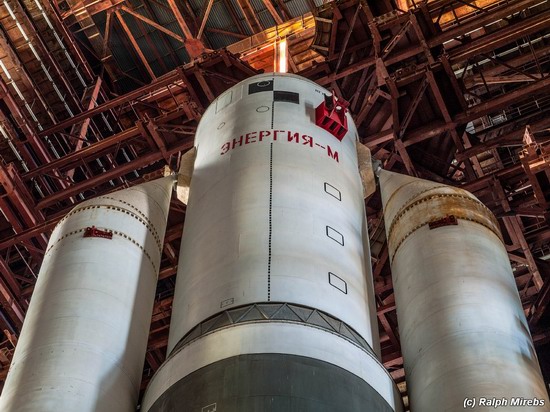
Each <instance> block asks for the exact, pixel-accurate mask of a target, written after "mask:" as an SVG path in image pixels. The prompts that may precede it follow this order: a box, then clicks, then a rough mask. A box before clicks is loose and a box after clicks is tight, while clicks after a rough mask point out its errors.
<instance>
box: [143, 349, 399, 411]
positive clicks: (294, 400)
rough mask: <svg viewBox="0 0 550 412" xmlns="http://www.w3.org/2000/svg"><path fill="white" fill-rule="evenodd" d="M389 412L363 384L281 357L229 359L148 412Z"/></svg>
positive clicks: (334, 370) (187, 380) (325, 366)
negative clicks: (366, 409) (366, 407)
mask: <svg viewBox="0 0 550 412" xmlns="http://www.w3.org/2000/svg"><path fill="white" fill-rule="evenodd" d="M366 405H368V410H369V411H370V412H393V409H392V408H391V407H390V406H389V405H388V403H387V402H386V401H385V400H384V398H382V396H380V394H378V392H376V391H375V390H374V389H373V388H372V386H370V385H369V384H368V383H367V382H365V381H364V380H362V379H361V378H359V377H357V376H356V375H354V374H352V373H350V372H348V371H346V370H344V369H342V368H340V367H338V366H335V365H332V364H330V363H328V362H323V361H320V360H317V359H312V358H307V357H303V356H295V355H285V354H271V353H262V354H252V355H240V356H234V357H231V358H228V359H223V360H221V361H218V362H215V363H213V364H210V365H208V366H205V367H204V368H201V369H199V370H197V371H195V372H193V373H191V374H190V375H188V376H186V377H184V378H183V379H181V380H179V381H178V382H176V383H175V384H174V385H172V387H170V388H169V389H168V390H167V391H166V392H165V393H164V394H163V395H162V396H161V397H160V398H159V399H157V401H156V402H155V403H154V405H153V407H152V408H151V409H149V412H186V411H190V412H191V411H211V412H213V411H224V412H259V411H272V412H290V411H300V412H334V411H358V412H359V411H364V410H365V406H366Z"/></svg>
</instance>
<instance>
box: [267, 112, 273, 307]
mask: <svg viewBox="0 0 550 412" xmlns="http://www.w3.org/2000/svg"><path fill="white" fill-rule="evenodd" d="M272 112H273V111H272ZM272 213H273V143H270V146H269V222H268V223H269V233H268V249H267V301H268V302H269V301H270V300H271V232H272V229H273V221H272Z"/></svg>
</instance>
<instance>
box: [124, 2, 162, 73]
mask: <svg viewBox="0 0 550 412" xmlns="http://www.w3.org/2000/svg"><path fill="white" fill-rule="evenodd" d="M115 15H116V16H117V18H118V21H119V23H120V25H121V26H122V29H123V30H124V33H126V37H127V38H128V40H130V43H132V46H133V48H134V51H135V52H136V53H137V54H138V57H139V59H140V60H141V63H142V64H143V66H145V69H146V70H147V73H149V76H151V79H153V80H155V79H156V78H157V76H156V75H155V72H154V71H153V69H152V68H151V66H150V65H149V62H148V61H147V58H146V57H145V55H144V54H143V51H142V50H141V48H140V47H139V44H138V43H137V41H136V39H135V37H134V35H133V34H132V32H131V31H130V28H129V27H128V25H127V24H126V22H125V21H124V18H123V17H122V14H121V13H120V11H119V10H115Z"/></svg>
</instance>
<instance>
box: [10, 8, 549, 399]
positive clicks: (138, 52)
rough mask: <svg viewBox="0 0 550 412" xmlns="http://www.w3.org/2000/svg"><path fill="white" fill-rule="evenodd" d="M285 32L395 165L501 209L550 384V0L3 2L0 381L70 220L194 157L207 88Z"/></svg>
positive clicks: (303, 63) (162, 330)
mask: <svg viewBox="0 0 550 412" xmlns="http://www.w3.org/2000/svg"><path fill="white" fill-rule="evenodd" d="M282 46H284V50H286V54H287V58H288V71H289V72H292V73H297V74H300V75H302V76H305V77H307V78H309V79H311V80H313V81H315V82H317V83H319V84H321V85H323V86H325V87H327V88H328V89H332V90H334V93H335V94H336V95H337V96H338V98H340V99H344V100H346V101H347V102H349V109H350V111H351V113H352V115H353V117H354V119H355V121H356V123H357V126H358V131H359V138H360V141H361V143H362V144H364V145H366V146H367V147H368V148H369V149H370V150H371V152H372V155H373V157H374V158H376V159H377V160H379V161H380V162H381V163H382V165H383V167H384V168H385V169H389V170H394V171H398V172H401V173H406V174H409V175H414V176H418V177H423V178H426V179H430V180H433V181H437V182H441V183H445V184H450V185H454V186H459V187H462V188H464V189H467V190H469V191H471V192H472V193H474V194H475V195H476V196H477V197H478V198H479V199H480V200H482V201H483V202H484V203H485V205H487V206H488V207H489V208H490V209H491V210H492V211H493V213H494V214H495V215H496V217H497V218H498V221H499V224H500V228H501V230H502V233H503V237H504V239H505V243H506V249H507V251H508V255H509V257H510V262H511V265H512V267H513V270H514V275H515V278H516V283H517V287H518V290H519V293H520V296H521V299H522V302H523V307H524V310H525V313H526V315H527V318H528V320H529V325H530V328H531V333H532V335H533V339H534V342H535V345H536V348H537V352H538V356H539V360H540V362H541V367H542V370H543V373H544V375H545V379H546V381H547V382H550V351H549V350H548V348H549V345H550V328H549V325H550V323H549V322H550V310H548V309H547V307H548V304H549V302H550V226H549V224H550V166H549V165H550V93H549V92H550V2H549V1H548V0H540V1H539V0H428V1H421V0H340V1H331V2H325V1H324V0H104V1H97V0H62V1H52V0H2V1H0V210H1V212H2V213H1V214H0V272H1V276H0V329H1V331H2V332H1V333H0V341H1V345H0V381H3V379H4V378H5V376H6V373H7V369H8V366H9V363H10V360H11V356H12V354H13V350H14V347H15V346H16V345H17V338H18V335H19V333H20V331H21V326H22V323H23V321H24V318H25V311H26V310H27V308H28V304H29V300H30V299H31V296H32V292H33V287H34V284H35V281H36V278H37V275H38V272H39V269H40V264H41V261H42V258H43V255H44V251H45V248H46V245H47V242H48V237H49V234H50V233H51V231H52V228H53V227H54V226H55V225H56V224H57V222H58V221H59V220H60V219H61V218H62V217H63V216H64V215H65V214H66V213H67V212H68V211H69V210H70V209H71V208H72V207H74V206H75V205H76V204H78V203H79V202H82V201H83V200H85V199H89V198H92V197H94V196H97V195H101V194H106V193H109V192H112V191H115V190H117V189H120V188H123V187H128V186H131V185H135V184H138V183H141V182H143V181H147V180H150V179H153V178H155V177H158V176H161V175H162V174H163V173H165V170H173V171H175V170H178V168H179V162H180V159H181V156H182V154H184V153H185V152H186V151H187V150H189V149H190V148H192V147H193V138H194V132H195V129H196V126H197V123H198V121H199V120H200V118H201V115H202V113H203V112H204V110H205V108H206V107H208V105H209V103H210V102H211V101H212V100H213V99H215V98H216V96H218V95H219V94H220V93H222V92H223V91H224V90H226V89H227V88H229V87H231V86H232V85H234V84H235V83H237V82H239V81H240V80H242V79H245V78H247V77H249V76H251V75H253V74H256V73H260V72H262V71H272V70H273V68H274V61H277V59H278V58H280V50H282V49H281V47H282ZM185 210H186V208H185V205H184V204H182V203H180V202H179V201H178V200H177V199H175V198H174V199H173V200H172V204H171V214H170V218H169V226H168V231H167V234H166V238H165V240H164V250H163V260H162V267H161V270H160V276H159V282H158V287H157V291H156V303H155V307H154V312H153V317H152V323H151V330H150V339H149V344H148V350H147V357H146V361H145V368H144V374H143V384H142V387H143V388H144V387H145V386H146V384H147V382H148V380H149V379H150V377H151V376H152V374H153V373H154V372H155V370H156V369H157V368H158V367H159V366H160V364H161V363H162V362H163V360H164V358H165V352H166V345H167V337H168V328H169V323H170V314H171V303H172V296H173V290H174V284H175V281H176V279H175V274H176V268H177V258H178V250H179V244H180V239H181V232H182V227H183V224H184V220H185ZM366 210H367V215H368V221H369V229H370V236H371V248H372V262H373V272H374V281H375V289H376V300H377V302H376V303H377V307H378V320H379V328H380V335H381V342H382V355H383V359H382V360H383V363H384V365H385V366H386V368H388V370H389V371H390V372H391V374H392V376H393V377H394V379H395V380H396V382H397V383H398V384H399V388H400V390H401V392H402V393H403V396H404V399H405V401H407V396H406V395H407V392H406V384H405V376H404V372H403V359H402V356H401V351H400V341H399V333H398V325H397V320H396V314H395V303H394V296H393V288H392V280H391V273H390V267H389V262H388V249H387V246H386V237H385V231H384V222H383V215H382V213H381V200H380V195H379V194H378V193H375V194H374V195H372V196H370V197H369V198H368V199H367V200H366ZM123 260H124V257H121V264H124V263H123ZM466 275H467V273H465V276H466ZM100 281H101V280H100V279H98V282H100ZM433 298H434V299H435V298H436V297H435V296H434V297H433Z"/></svg>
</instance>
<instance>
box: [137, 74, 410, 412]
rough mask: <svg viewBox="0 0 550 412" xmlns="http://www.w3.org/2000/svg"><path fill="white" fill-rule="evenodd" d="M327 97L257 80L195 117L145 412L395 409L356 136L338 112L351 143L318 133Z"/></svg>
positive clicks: (306, 86)
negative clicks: (165, 317) (160, 350)
mask: <svg viewBox="0 0 550 412" xmlns="http://www.w3.org/2000/svg"><path fill="white" fill-rule="evenodd" d="M326 95H330V93H329V92H328V91H327V90H326V89H323V88H321V87H320V86H318V85H316V84H315V83H313V82H310V81H308V80H306V79H303V78H300V77H298V76H294V75H287V74H285V75H283V74H264V75H259V76H255V77H252V78H250V79H248V80H246V81H243V82H241V83H239V84H237V85H236V86H234V87H232V88H231V89H229V90H228V91H226V92H225V93H224V94H223V95H221V96H220V97H219V98H218V99H216V101H214V102H213V103H212V105H211V106H210V107H209V108H208V110H207V111H206V113H205V114H204V116H203V118H202V120H201V123H200V125H199V128H198V130H197V135H196V147H197V157H196V161H195V165H194V172H193V178H192V183H191V195H190V198H189V204H188V208H187V216H186V222H185V229H184V233H183V240H182V246H181V252H180V261H179V266H178V278H177V284H176V293H175V298H174V304H173V314H172V322H171V327H170V338H169V345H168V346H169V347H168V359H167V360H166V362H165V363H164V364H163V365H162V366H161V368H160V369H159V370H158V371H157V374H156V375H155V376H154V378H153V380H152V382H151V384H150V385H149V388H148V390H147V393H146V395H145V398H144V401H143V405H142V410H143V411H149V412H160V411H163V412H171V411H178V412H179V411H203V412H206V411H208V412H214V411H224V412H229V411H234V412H245V411H285V412H288V411H315V412H319V411H336V410H339V411H365V410H368V411H371V412H376V411H380V412H381V411H384V412H390V411H401V410H402V406H401V398H400V395H399V392H398V391H397V389H396V387H395V385H394V384H393V382H392V379H391V377H390V375H389V374H388V373H387V372H386V370H385V369H384V368H383V366H382V365H381V364H380V362H379V360H378V356H377V354H376V352H377V351H378V346H379V342H378V333H377V322H376V314H375V307H374V298H373V296H374V292H373V287H372V279H371V277H372V274H371V270H370V259H369V246H368V245H369V243H368V234H367V229H366V220H365V211H364V202H363V188H362V183H361V179H360V176H359V171H358V160H357V152H356V139H357V133H356V130H355V126H354V125H353V122H352V120H351V117H350V116H349V115H347V114H346V116H347V124H348V128H349V131H347V132H345V131H344V132H342V129H339V130H336V129H330V127H326V128H327V129H329V131H327V130H324V128H322V127H320V126H318V125H316V108H317V107H319V106H320V105H321V104H322V103H323V102H324V101H325V96H326ZM318 116H319V113H318ZM317 119H318V117H317ZM317 123H318V122H317ZM325 126H326V125H325ZM339 132H341V135H339V136H338V133H339ZM373 349H374V350H373Z"/></svg>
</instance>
